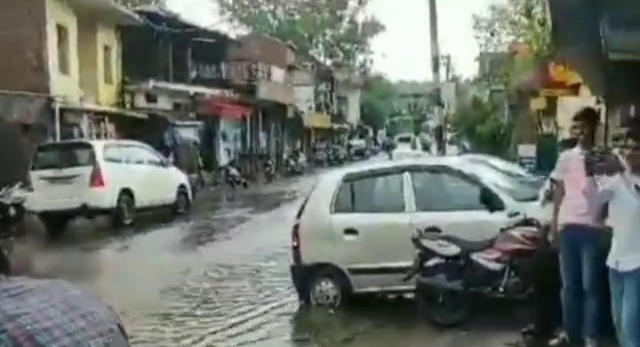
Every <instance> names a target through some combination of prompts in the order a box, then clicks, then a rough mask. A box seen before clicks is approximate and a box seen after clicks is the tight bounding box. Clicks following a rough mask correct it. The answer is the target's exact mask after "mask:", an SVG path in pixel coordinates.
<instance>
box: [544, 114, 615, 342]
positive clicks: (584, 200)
mask: <svg viewBox="0 0 640 347" xmlns="http://www.w3.org/2000/svg"><path fill="white" fill-rule="evenodd" d="M598 119H599V114H598V112H597V111H596V110H595V109H594V108H592V107H585V108H583V109H581V110H580V111H578V112H577V113H576V115H575V116H574V117H573V121H574V125H575V131H576V133H577V134H576V135H577V138H578V143H577V144H576V146H575V147H573V148H572V149H569V150H566V151H564V152H562V153H561V154H560V156H559V158H558V161H557V163H556V167H555V168H554V171H553V172H552V173H551V178H552V179H553V180H554V181H555V182H556V184H557V186H556V189H554V206H553V217H552V222H551V230H550V238H551V239H552V240H554V241H556V242H557V244H558V250H559V254H560V275H561V277H562V292H561V294H562V295H561V297H562V323H563V328H564V332H563V333H561V334H560V335H559V336H558V337H557V338H555V339H553V340H552V341H550V343H549V344H550V346H587V347H595V346H597V345H598V340H599V338H600V335H601V333H602V332H601V327H600V325H601V324H600V322H601V319H602V315H601V314H602V312H601V311H602V309H601V308H602V303H601V302H600V297H601V295H602V294H601V290H600V288H601V285H600V281H601V280H602V278H601V277H602V276H601V274H602V273H603V269H604V250H603V249H602V248H603V243H602V240H603V237H604V236H605V235H604V232H603V228H602V227H601V226H600V225H601V223H600V220H601V210H602V205H601V204H599V202H598V186H597V182H596V180H595V177H594V172H593V165H592V161H591V160H590V159H591V158H592V157H593V156H592V153H593V147H594V142H595V134H596V129H597V127H598Z"/></svg>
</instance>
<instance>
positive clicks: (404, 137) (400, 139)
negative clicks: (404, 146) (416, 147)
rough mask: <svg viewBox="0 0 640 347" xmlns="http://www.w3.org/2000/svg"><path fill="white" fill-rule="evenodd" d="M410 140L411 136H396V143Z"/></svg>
mask: <svg viewBox="0 0 640 347" xmlns="http://www.w3.org/2000/svg"><path fill="white" fill-rule="evenodd" d="M411 140H412V138H411V136H398V137H397V138H396V141H397V142H398V143H411V142H412V141H411Z"/></svg>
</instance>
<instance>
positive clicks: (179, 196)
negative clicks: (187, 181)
mask: <svg viewBox="0 0 640 347" xmlns="http://www.w3.org/2000/svg"><path fill="white" fill-rule="evenodd" d="M190 209H191V199H190V198H189V194H188V192H187V188H185V187H184V186H180V187H179V188H178V191H177V192H176V201H175V202H174V203H173V212H174V213H175V214H176V215H177V216H182V215H185V214H187V213H188V212H189V210H190Z"/></svg>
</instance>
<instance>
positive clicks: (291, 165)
mask: <svg viewBox="0 0 640 347" xmlns="http://www.w3.org/2000/svg"><path fill="white" fill-rule="evenodd" d="M284 168H285V172H286V173H287V175H289V176H295V175H302V174H303V173H304V163H303V161H302V159H301V158H300V156H298V157H294V156H289V157H287V158H286V159H285V162H284Z"/></svg>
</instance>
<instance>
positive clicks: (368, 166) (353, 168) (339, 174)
mask: <svg viewBox="0 0 640 347" xmlns="http://www.w3.org/2000/svg"><path fill="white" fill-rule="evenodd" d="M461 162H462V161H461V160H460V159H459V158H456V157H455V156H444V157H443V156H425V157H423V158H407V159H400V160H385V161H371V162H365V163H358V164H355V165H349V166H346V167H342V168H339V169H334V170H331V171H329V172H327V173H325V174H324V175H323V176H322V177H323V179H326V180H331V181H333V180H342V178H343V177H344V176H347V175H350V174H357V173H360V172H367V171H372V170H384V169H391V168H394V167H399V166H412V165H447V166H451V167H455V168H462V167H463V165H460V164H461Z"/></svg>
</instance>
